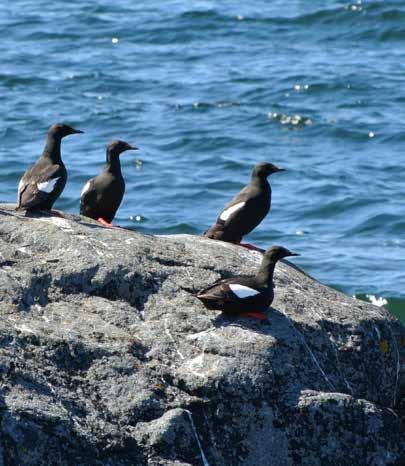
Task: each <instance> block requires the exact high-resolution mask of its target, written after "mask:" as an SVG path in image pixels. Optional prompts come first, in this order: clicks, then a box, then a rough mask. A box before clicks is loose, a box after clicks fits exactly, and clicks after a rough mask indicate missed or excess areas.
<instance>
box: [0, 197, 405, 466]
mask: <svg viewBox="0 0 405 466" xmlns="http://www.w3.org/2000/svg"><path fill="white" fill-rule="evenodd" d="M302 252H303V253H305V251H302ZM259 263H260V255H259V254H258V253H256V252H250V251H247V250H244V249H242V248H239V247H237V246H233V245H230V244H225V243H221V242H214V241H212V240H209V239H206V238H199V237H193V236H186V235H184V236H183V235H182V236H174V237H148V236H144V235H141V234H139V233H136V232H132V231H127V230H124V229H118V228H116V229H111V230H110V229H105V228H102V227H100V226H98V225H97V224H96V223H94V222H92V221H91V220H86V219H84V218H82V219H80V218H79V217H72V216H70V217H69V218H68V219H61V218H56V217H47V216H44V217H33V218H32V217H25V216H24V215H22V214H17V213H15V212H14V211H13V210H12V209H11V208H10V207H7V206H2V207H1V208H0V465H3V464H4V465H10V466H14V465H28V466H30V465H111V466H119V465H139V466H142V465H153V466H154V465H162V466H169V465H170V466H175V465H177V466H186V465H203V466H207V465H210V466H214V465H215V466H237V465H244V466H257V465H260V466H266V465H268V466H284V465H286V466H287V465H311V466H317V465H322V466H325V465H376V466H377V465H390V464H396V465H400V464H403V463H401V461H402V460H403V458H404V454H405V445H404V438H405V436H404V432H403V430H401V429H402V428H403V424H404V419H402V422H401V417H400V406H403V405H404V404H403V401H402V405H401V400H403V398H404V385H405V379H404V375H403V374H404V371H403V363H401V361H403V354H404V349H405V344H404V343H405V332H404V329H403V327H402V326H401V325H400V323H399V322H398V321H397V320H395V319H394V318H393V317H391V316H390V315H389V313H388V312H386V311H385V310H383V309H382V308H377V307H375V306H372V305H370V304H366V303H363V302H361V301H357V300H354V299H352V298H350V297H348V296H345V295H343V294H341V293H339V292H337V291H335V290H333V289H330V288H328V287H326V286H323V285H321V284H320V283H318V282H317V281H315V280H313V279H312V278H310V277H309V276H307V275H305V274H304V273H302V272H301V271H300V270H299V269H297V268H295V267H292V266H291V265H289V264H288V263H281V264H279V265H278V266H277V269H276V277H275V282H276V299H275V301H274V303H273V309H272V311H271V312H270V313H269V322H259V321H253V320H250V319H232V320H231V319H227V318H224V317H223V316H222V315H221V314H220V313H215V312H210V311H207V310H206V309H205V308H204V307H203V306H202V304H201V303H200V302H199V301H198V300H197V299H195V298H194V294H195V293H196V292H197V291H198V290H199V289H201V288H203V287H204V286H206V285H208V284H210V283H211V282H213V281H214V280H215V279H218V278H219V277H227V276H230V275H231V274H239V273H254V271H255V269H256V267H257V265H258V264H259ZM401 357H402V359H401ZM401 364H402V365H401Z"/></svg>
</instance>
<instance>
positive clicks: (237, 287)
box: [197, 246, 299, 320]
mask: <svg viewBox="0 0 405 466" xmlns="http://www.w3.org/2000/svg"><path fill="white" fill-rule="evenodd" d="M298 255H299V254H296V253H294V252H291V251H289V250H288V249H286V248H283V247H282V246H272V247H271V248H269V249H267V251H266V252H265V254H264V256H263V259H262V263H261V265H260V269H259V272H258V273H257V275H256V276H254V277H251V276H239V277H233V278H227V279H225V280H218V281H216V282H215V283H214V284H213V285H211V286H209V287H208V288H205V289H204V290H202V291H200V292H199V293H198V294H197V298H198V299H199V300H200V301H202V302H203V304H204V306H205V307H206V308H207V309H211V310H218V311H222V312H224V313H225V314H227V315H231V316H244V317H253V318H255V319H261V320H267V317H266V315H265V314H264V311H266V310H267V309H268V308H269V306H270V305H271V303H272V302H273V299H274V291H273V288H274V285H273V274H274V268H275V266H276V263H277V261H279V260H280V259H283V258H284V257H288V256H298Z"/></svg>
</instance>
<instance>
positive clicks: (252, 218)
mask: <svg viewBox="0 0 405 466" xmlns="http://www.w3.org/2000/svg"><path fill="white" fill-rule="evenodd" d="M280 171H285V169H284V168H278V167H276V166H275V165H273V164H272V163H265V162H262V163H259V164H257V165H256V166H255V167H254V169H253V172H252V177H251V180H250V183H249V184H248V185H247V186H245V187H244V188H243V189H242V190H241V191H240V192H239V194H237V195H236V196H235V197H234V198H233V199H232V200H231V201H230V202H229V203H228V204H227V205H226V206H225V207H224V209H223V211H222V212H221V214H220V215H219V217H218V218H217V220H216V222H215V224H214V225H213V226H212V227H211V228H209V230H207V231H206V232H205V233H204V236H207V237H208V238H211V239H216V240H221V241H226V242H228V243H235V244H240V242H241V241H242V237H243V236H244V235H247V234H248V233H250V232H251V231H252V230H254V228H256V227H257V225H259V223H260V222H261V221H262V220H263V219H264V218H265V217H266V215H267V214H268V213H269V211H270V207H271V187H270V184H269V183H268V181H267V177H268V176H270V175H271V174H272V173H277V172H280ZM240 245H241V246H245V247H247V248H249V249H258V248H256V247H255V246H252V245H249V244H240ZM261 251H262V250H261ZM262 252H263V251H262Z"/></svg>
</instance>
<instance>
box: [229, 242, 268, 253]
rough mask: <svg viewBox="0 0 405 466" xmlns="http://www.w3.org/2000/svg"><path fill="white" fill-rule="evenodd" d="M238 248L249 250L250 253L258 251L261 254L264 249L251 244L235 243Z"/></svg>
mask: <svg viewBox="0 0 405 466" xmlns="http://www.w3.org/2000/svg"><path fill="white" fill-rule="evenodd" d="M236 244H237V245H238V246H242V248H246V249H249V250H250V251H259V252H261V253H264V252H265V251H264V249H261V248H258V247H257V246H254V245H253V244H249V243H236Z"/></svg>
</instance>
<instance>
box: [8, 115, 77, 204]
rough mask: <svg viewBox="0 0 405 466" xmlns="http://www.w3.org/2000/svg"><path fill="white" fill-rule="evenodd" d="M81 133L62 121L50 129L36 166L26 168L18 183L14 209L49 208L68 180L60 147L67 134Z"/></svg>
mask: <svg viewBox="0 0 405 466" xmlns="http://www.w3.org/2000/svg"><path fill="white" fill-rule="evenodd" d="M78 133H83V131H80V130H78V129H74V128H71V127H70V126H68V125H64V124H62V123H56V124H55V125H52V126H51V127H50V128H49V131H48V137H47V140H46V145H45V148H44V151H43V153H42V155H41V157H40V158H39V160H38V161H37V163H36V164H35V165H33V166H32V167H31V168H29V169H28V170H27V171H26V172H25V173H24V175H23V177H22V178H21V180H20V183H19V184H18V197H17V209H25V210H51V209H52V206H53V204H54V202H55V201H56V199H57V198H58V197H59V196H60V195H61V193H62V191H63V189H64V187H65V184H66V180H67V172H66V168H65V165H64V164H63V162H62V157H61V151H60V146H61V142H62V139H63V138H64V137H65V136H69V134H78Z"/></svg>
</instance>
